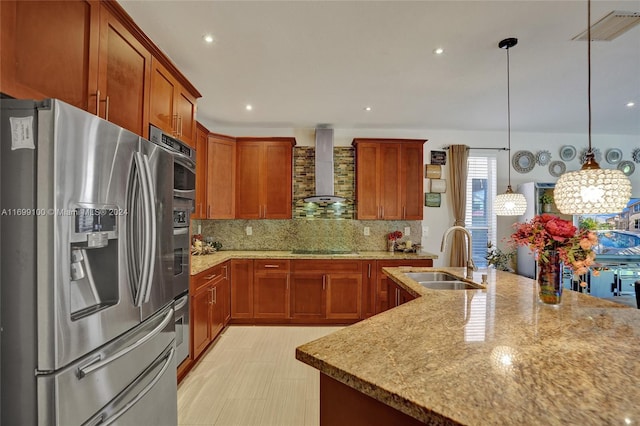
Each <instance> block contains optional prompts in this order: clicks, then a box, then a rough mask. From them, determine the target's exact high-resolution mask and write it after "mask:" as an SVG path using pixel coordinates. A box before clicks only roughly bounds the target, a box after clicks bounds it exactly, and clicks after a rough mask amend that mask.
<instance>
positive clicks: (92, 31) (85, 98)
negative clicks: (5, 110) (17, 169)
mask: <svg viewBox="0 0 640 426" xmlns="http://www.w3.org/2000/svg"><path fill="white" fill-rule="evenodd" d="M0 17H1V18H0V19H1V20H0V40H1V42H0V50H2V64H1V68H0V92H2V93H5V94H7V95H9V96H12V97H15V98H19V99H45V98H57V99H60V100H62V101H64V102H67V103H69V104H71V105H74V106H76V107H78V108H82V109H84V110H87V111H90V112H93V113H95V105H96V99H95V93H96V90H97V81H98V79H97V63H98V40H99V29H100V25H99V24H100V22H99V19H100V3H99V2H98V1H6V0H2V1H0Z"/></svg>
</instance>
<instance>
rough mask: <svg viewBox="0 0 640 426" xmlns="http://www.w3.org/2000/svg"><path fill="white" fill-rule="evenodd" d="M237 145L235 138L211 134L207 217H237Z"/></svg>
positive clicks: (208, 155) (208, 148) (208, 146)
mask: <svg viewBox="0 0 640 426" xmlns="http://www.w3.org/2000/svg"><path fill="white" fill-rule="evenodd" d="M235 174H236V145H235V141H234V139H233V138H231V137H229V136H224V135H216V134H213V133H211V134H209V141H208V144H207V217H208V218H209V219H233V218H234V217H235Z"/></svg>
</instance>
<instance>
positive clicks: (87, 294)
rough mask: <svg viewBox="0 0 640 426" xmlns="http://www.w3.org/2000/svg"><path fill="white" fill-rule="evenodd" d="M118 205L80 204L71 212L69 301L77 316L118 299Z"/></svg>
mask: <svg viewBox="0 0 640 426" xmlns="http://www.w3.org/2000/svg"><path fill="white" fill-rule="evenodd" d="M117 211H118V210H117V207H114V206H99V207H96V206H92V207H79V208H76V209H75V212H74V214H73V215H72V216H71V220H72V221H73V223H72V226H71V238H70V246H71V247H70V262H71V264H70V275H71V277H70V284H71V285H70V304H71V319H72V320H77V319H80V318H82V317H85V316H87V315H91V314H92V313H94V312H97V311H99V310H101V309H104V308H106V307H108V306H112V305H115V304H117V303H118V299H119V294H118V277H119V274H118V227H117V216H116V212H117Z"/></svg>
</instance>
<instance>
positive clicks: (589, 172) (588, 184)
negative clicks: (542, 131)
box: [553, 0, 631, 214]
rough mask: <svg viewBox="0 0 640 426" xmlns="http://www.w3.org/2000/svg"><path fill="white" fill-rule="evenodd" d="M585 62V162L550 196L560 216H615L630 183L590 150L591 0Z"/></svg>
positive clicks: (627, 195)
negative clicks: (601, 166)
mask: <svg viewBox="0 0 640 426" xmlns="http://www.w3.org/2000/svg"><path fill="white" fill-rule="evenodd" d="M587 63H588V71H587V93H588V101H589V102H588V106H589V108H588V109H589V149H588V150H587V155H586V161H585V163H584V164H583V165H582V168H581V169H580V170H577V171H574V172H569V173H565V174H563V175H562V176H560V178H559V179H558V182H557V183H556V187H555V188H554V190H553V196H554V199H555V203H556V206H557V207H558V209H559V210H560V211H561V212H562V213H564V214H599V213H618V212H621V211H622V210H623V209H624V208H625V207H626V206H627V203H628V202H629V199H630V198H631V182H630V181H629V178H628V177H627V176H626V175H625V174H624V173H623V172H622V171H620V170H617V169H613V170H608V169H601V168H600V166H599V165H598V163H597V162H596V160H595V155H594V152H593V149H592V148H591V0H588V1H587Z"/></svg>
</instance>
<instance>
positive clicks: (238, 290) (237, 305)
mask: <svg viewBox="0 0 640 426" xmlns="http://www.w3.org/2000/svg"><path fill="white" fill-rule="evenodd" d="M251 318H253V260H251V259H233V260H231V319H251Z"/></svg>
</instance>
